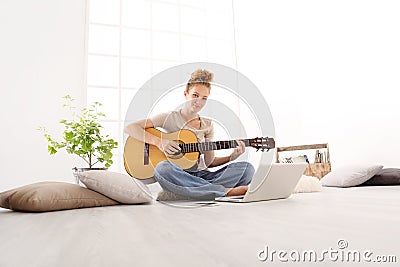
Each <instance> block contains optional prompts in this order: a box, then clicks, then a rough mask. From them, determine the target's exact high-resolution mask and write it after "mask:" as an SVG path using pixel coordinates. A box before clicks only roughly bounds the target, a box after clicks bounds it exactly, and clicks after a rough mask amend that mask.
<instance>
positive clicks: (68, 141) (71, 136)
mask: <svg viewBox="0 0 400 267" xmlns="http://www.w3.org/2000/svg"><path fill="white" fill-rule="evenodd" d="M63 98H64V99H65V101H66V102H65V104H64V105H63V107H64V108H68V109H69V110H70V112H71V115H72V119H71V120H65V119H63V120H61V121H60V123H61V124H63V125H64V127H65V130H64V132H63V135H62V138H63V140H62V141H60V142H57V141H55V140H54V139H53V138H52V137H51V136H50V134H49V133H48V132H47V130H46V128H45V127H39V128H38V130H41V131H42V132H43V136H44V137H45V138H46V140H47V142H48V146H47V149H48V151H49V153H50V155H52V154H55V153H57V152H58V150H60V149H63V148H65V149H66V151H67V152H68V153H69V154H75V155H78V156H79V157H81V158H82V159H83V160H85V162H86V163H87V164H88V165H89V168H92V166H93V165H95V164H96V163H98V162H101V163H103V164H104V166H105V167H107V168H108V167H110V166H111V165H112V163H113V161H112V156H113V154H112V150H113V149H114V148H116V147H117V146H118V143H117V142H115V141H114V140H113V139H111V138H109V135H106V136H103V135H101V132H100V130H101V128H103V126H101V124H100V123H99V121H98V120H99V117H105V114H104V113H102V112H99V111H98V108H99V107H100V106H101V105H102V104H101V103H99V102H94V103H93V104H92V105H90V106H89V107H85V108H82V109H81V110H80V113H79V114H76V113H75V109H76V107H74V106H73V105H72V102H73V101H74V100H75V99H74V98H72V97H71V96H70V95H66V96H64V97H63Z"/></svg>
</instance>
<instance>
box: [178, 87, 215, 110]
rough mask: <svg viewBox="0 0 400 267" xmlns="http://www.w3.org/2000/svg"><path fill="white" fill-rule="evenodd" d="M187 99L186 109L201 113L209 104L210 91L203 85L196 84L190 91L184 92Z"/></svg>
mask: <svg viewBox="0 0 400 267" xmlns="http://www.w3.org/2000/svg"><path fill="white" fill-rule="evenodd" d="M184 95H185V99H186V108H189V109H190V110H191V111H192V112H195V113H197V112H199V111H200V110H201V109H202V108H203V107H204V105H205V104H206V102H207V98H208V96H209V95H210V89H208V87H207V86H205V85H203V84H196V85H194V86H192V87H191V88H190V89H189V91H188V92H187V91H185V92H184Z"/></svg>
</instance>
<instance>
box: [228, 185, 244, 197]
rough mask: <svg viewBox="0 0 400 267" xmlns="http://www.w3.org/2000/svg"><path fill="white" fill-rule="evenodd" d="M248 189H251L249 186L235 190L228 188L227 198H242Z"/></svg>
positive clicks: (242, 186) (235, 188)
mask: <svg viewBox="0 0 400 267" xmlns="http://www.w3.org/2000/svg"><path fill="white" fill-rule="evenodd" d="M248 188H249V187H248V186H247V185H241V186H238V187H234V188H226V196H227V197H231V196H242V195H244V194H246V192H247V189H248Z"/></svg>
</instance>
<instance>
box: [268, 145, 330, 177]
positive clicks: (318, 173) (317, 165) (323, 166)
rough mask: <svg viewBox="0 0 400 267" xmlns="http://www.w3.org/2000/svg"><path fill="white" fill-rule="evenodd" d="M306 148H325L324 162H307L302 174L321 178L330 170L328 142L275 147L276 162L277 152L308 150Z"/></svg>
mask: <svg viewBox="0 0 400 267" xmlns="http://www.w3.org/2000/svg"><path fill="white" fill-rule="evenodd" d="M308 149H326V159H325V160H326V162H314V163H309V164H308V166H307V168H306V170H305V171H304V175H307V176H314V177H317V178H318V179H321V178H322V177H324V176H325V175H327V174H328V173H329V172H330V171H331V162H330V155H329V146H328V144H314V145H303V146H288V147H277V148H276V150H275V151H276V152H275V153H276V154H275V155H276V162H277V163H279V152H283V151H295V150H308Z"/></svg>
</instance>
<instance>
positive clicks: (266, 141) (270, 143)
mask: <svg viewBox="0 0 400 267" xmlns="http://www.w3.org/2000/svg"><path fill="white" fill-rule="evenodd" d="M250 145H251V146H252V147H254V148H256V149H257V151H258V150H260V149H261V151H262V152H264V151H265V150H267V152H268V151H269V150H270V149H271V148H275V140H274V138H271V137H256V138H253V139H250Z"/></svg>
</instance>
